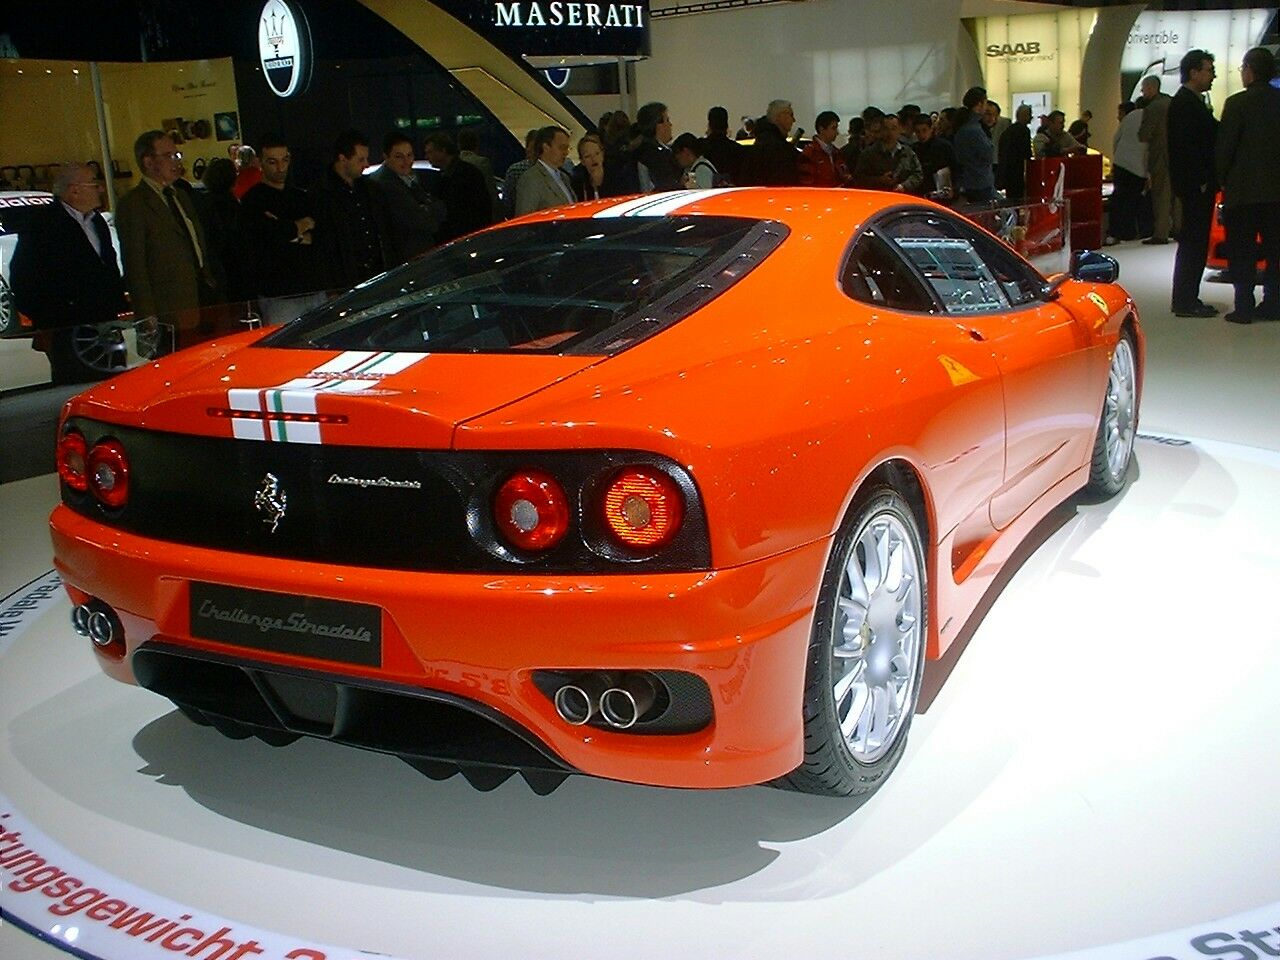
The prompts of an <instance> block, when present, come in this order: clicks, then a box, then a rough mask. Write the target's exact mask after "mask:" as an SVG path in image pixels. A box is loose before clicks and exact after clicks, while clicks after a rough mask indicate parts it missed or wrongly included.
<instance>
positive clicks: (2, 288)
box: [0, 277, 18, 333]
mask: <svg viewBox="0 0 1280 960" xmlns="http://www.w3.org/2000/svg"><path fill="white" fill-rule="evenodd" d="M17 326H18V311H17V308H16V307H14V305H13V290H12V289H11V288H10V286H9V284H8V283H7V282H6V281H5V279H4V277H0V333H8V332H9V330H10V328H11V327H12V328H13V329H15V330H16V329H17Z"/></svg>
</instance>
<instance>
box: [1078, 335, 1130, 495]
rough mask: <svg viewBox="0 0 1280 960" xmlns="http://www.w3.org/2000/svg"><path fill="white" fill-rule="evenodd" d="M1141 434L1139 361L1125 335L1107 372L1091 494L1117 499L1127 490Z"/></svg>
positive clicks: (1092, 473)
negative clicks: (1134, 444) (1125, 483)
mask: <svg viewBox="0 0 1280 960" xmlns="http://www.w3.org/2000/svg"><path fill="white" fill-rule="evenodd" d="M1137 433H1138V361H1137V357H1136V352H1135V351H1134V348H1133V338H1132V337H1131V336H1130V335H1129V334H1128V333H1122V334H1121V335H1120V339H1119V340H1118V341H1116V348H1115V351H1114V352H1113V353H1112V354H1111V367H1110V369H1109V370H1108V372H1107V394H1106V397H1104V398H1103V401H1102V416H1101V417H1100V418H1099V420H1098V433H1097V436H1095V437H1094V441H1093V458H1092V460H1091V462H1090V465H1089V486H1088V489H1089V490H1090V492H1092V493H1095V494H1098V495H1100V496H1103V497H1111V496H1115V494H1117V493H1119V492H1120V490H1121V488H1123V487H1124V481H1125V476H1126V475H1127V474H1128V473H1129V461H1130V460H1132V459H1133V441H1134V438H1135V437H1136V436H1137Z"/></svg>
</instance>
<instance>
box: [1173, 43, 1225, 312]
mask: <svg viewBox="0 0 1280 960" xmlns="http://www.w3.org/2000/svg"><path fill="white" fill-rule="evenodd" d="M1180 69H1181V71H1182V86H1181V87H1179V88H1178V92H1177V93H1176V94H1174V97H1173V100H1172V101H1171V102H1170V103H1169V119H1168V125H1169V180H1170V183H1171V185H1172V187H1173V192H1174V195H1175V196H1177V198H1178V199H1179V200H1180V201H1181V202H1182V227H1181V229H1180V230H1179V232H1178V253H1177V256H1176V257H1175V259H1174V264H1173V296H1172V301H1173V302H1172V307H1173V313H1174V315H1175V316H1179V317H1212V316H1216V315H1217V313H1218V310H1217V308H1216V307H1211V306H1209V305H1208V304H1207V303H1205V302H1204V301H1203V300H1201V299H1200V280H1201V278H1202V277H1203V276H1204V268H1205V264H1206V263H1207V262H1208V259H1209V227H1210V224H1211V222H1212V219H1213V202H1214V197H1215V195H1216V194H1217V191H1218V183H1217V176H1216V175H1215V172H1214V142H1215V140H1216V138H1217V134H1218V121H1217V120H1215V119H1214V117H1213V114H1212V113H1211V112H1210V111H1209V107H1208V106H1207V105H1206V104H1205V102H1204V95H1205V94H1206V93H1207V92H1208V91H1209V88H1210V87H1212V86H1213V79H1214V77H1215V76H1217V73H1216V71H1215V70H1214V67H1213V54H1211V53H1208V52H1206V51H1204V50H1192V51H1191V52H1189V53H1188V54H1187V55H1186V56H1184V57H1183V58H1182V63H1181V64H1180Z"/></svg>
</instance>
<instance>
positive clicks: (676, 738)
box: [51, 189, 1143, 796]
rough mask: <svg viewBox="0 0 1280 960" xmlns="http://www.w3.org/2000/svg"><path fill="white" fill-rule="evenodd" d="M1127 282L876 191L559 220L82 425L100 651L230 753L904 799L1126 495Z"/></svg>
mask: <svg viewBox="0 0 1280 960" xmlns="http://www.w3.org/2000/svg"><path fill="white" fill-rule="evenodd" d="M1116 276H1117V267H1116V264H1115V262H1114V261H1113V260H1110V259H1109V258H1106V257H1103V256H1101V255H1099V254H1093V253H1084V254H1077V255H1076V258H1075V260H1074V262H1073V266H1072V270H1071V274H1070V275H1067V274H1063V275H1059V276H1054V277H1051V278H1049V279H1046V278H1045V277H1043V276H1041V275H1040V274H1039V273H1037V272H1036V270H1035V269H1033V268H1032V267H1031V266H1030V265H1029V264H1027V263H1026V261H1024V260H1022V259H1021V258H1019V257H1018V256H1017V254H1016V253H1014V252H1013V251H1012V250H1011V249H1010V248H1009V247H1008V246H1006V245H1004V244H1003V243H1001V242H1000V241H999V240H997V239H995V238H994V237H993V236H992V235H991V234H988V233H986V232H984V231H983V230H981V229H980V228H978V227H976V226H974V225H973V224H972V223H971V222H969V221H967V220H965V219H964V218H962V217H960V216H957V215H956V214H954V213H952V212H950V211H948V210H945V209H943V208H941V207H938V206H935V205H933V204H930V203H928V202H925V201H913V200H908V199H905V198H903V197H902V196H901V195H894V194H883V193H876V192H870V191H834V190H821V189H793V190H770V189H724V190H708V191H702V192H678V193H673V194H660V195H655V196H648V197H640V198H635V199H629V200H625V201H617V200H614V201H601V202H597V203H591V204H581V205H577V206H573V207H568V208H562V209H559V210H552V211H545V212H542V213H539V214H535V215H532V216H529V217H525V218H524V219H522V220H518V221H514V222H512V223H509V224H506V225H503V226H500V227H497V228H494V229H490V230H487V231H484V232H481V233H478V234H475V235H472V236H470V237H467V238H464V239H462V240H460V241H457V242H455V243H452V244H450V245H448V246H446V247H443V248H441V249H438V250H435V251H433V252H432V253H430V254H429V255H427V256H425V257H423V258H422V259H420V260H417V261H415V262H413V263H410V264H408V265H406V266H404V267H402V268H400V269H398V270H396V271H394V272H391V273H388V274H385V275H383V276H380V277H376V278H374V279H372V280H370V281H368V282H366V283H364V284H361V285H360V286H359V287H357V288H356V289H354V290H352V291H350V292H349V293H347V294H345V295H344V296H342V297H340V298H339V299H336V300H334V301H332V302H330V303H328V304H326V305H324V306H322V307H320V308H318V309H316V310H313V311H312V312H310V313H308V314H305V315H303V316H302V317H301V318H299V319H298V320H296V321H295V322H293V323H290V324H288V325H286V326H283V327H278V328H274V329H269V330H258V331H251V332H248V333H243V334H239V335H236V336H232V337H229V338H227V339H225V340H219V341H215V342H211V343H207V344H205V345H202V346H198V347H194V348H192V349H189V350H186V351H183V352H181V353H178V354H175V355H172V356H169V357H165V358H164V359H162V360H160V361H158V362H155V363H152V364H150V365H148V366H146V367H143V368H140V369H136V370H134V371H131V372H129V373H126V374H124V375H122V376H120V377H118V378H116V379H114V380H112V381H110V382H108V383H105V384H102V385H99V386H96V387H94V388H92V389H91V390H89V391H88V392H86V393H84V394H81V395H80V396H78V397H76V398H75V399H73V400H71V401H70V402H69V403H68V404H67V407H66V410H65V412H64V415H63V418H62V422H61V425H60V435H59V439H58V471H59V474H60V478H61V495H62V503H61V505H59V506H58V507H57V508H56V509H55V510H54V512H53V515H52V518H51V527H52V534H53V545H54V552H55V555H56V562H57V567H58V570H59V571H60V572H61V574H62V575H63V577H64V579H65V582H66V585H67V589H68V591H69V592H70V594H71V597H72V599H73V603H74V610H73V622H74V625H75V627H76V629H77V630H78V631H79V632H80V633H82V634H84V635H86V636H87V637H89V638H91V641H92V645H93V648H94V650H95V652H96V654H97V656H98V658H99V660H100V662H101V665H102V667H103V669H104V670H105V671H106V672H107V673H109V674H110V675H112V676H113V677H116V678H118V679H120V680H124V681H130V682H134V683H137V684H140V685H141V686H143V687H146V688H147V689H149V690H152V691H155V692H157V693H159V694H161V695H163V696H165V697H167V698H169V699H171V700H172V701H173V702H174V703H175V704H177V706H178V707H179V709H181V711H182V712H183V713H184V714H186V715H187V716H188V717H190V718H191V719H192V720H193V721H195V722H196V723H200V724H210V725H212V726H214V727H216V728H217V729H218V730H220V731H222V732H223V733H225V734H227V735H229V736H232V737H247V736H258V737H260V738H262V739H263V740H265V741H267V742H269V743H272V744H284V743H288V742H290V741H292V740H295V739H296V738H298V737H299V736H312V737H321V738H326V739H330V740H334V741H337V742H339V743H344V744H349V745H352V746H357V747H363V748H366V749H370V750H376V751H381V752H385V753H390V754H393V755H396V756H399V757H401V758H403V759H404V760H406V761H408V762H409V763H410V764H412V765H413V766H415V767H417V768H418V769H419V770H421V771H422V772H424V773H426V774H427V775H428V776H431V777H435V778H443V777H447V776H450V775H453V774H455V773H458V772H462V773H463V774H464V775H465V776H466V777H467V779H468V780H469V781H470V782H471V783H473V784H474V785H475V786H477V787H479V788H482V789H487V788H492V787H494V786H496V785H497V784H499V783H501V782H503V781H504V780H505V779H507V778H508V777H509V776H511V775H512V773H513V772H519V773H520V774H521V775H522V776H523V777H524V778H525V779H526V780H527V781H528V783H529V785H530V786H531V787H532V788H533V789H534V790H536V791H538V792H547V791H550V790H551V789H554V788H555V787H556V786H557V785H558V784H559V783H560V782H561V781H562V780H563V779H564V778H565V777H566V776H568V775H570V774H574V773H584V774H590V775H594V776H598V777H608V778H612V779H616V780H624V781H632V782H636V783H646V784H661V785H670V786H682V787H727V786H735V785H745V784H755V783H763V782H774V783H777V784H781V785H785V786H789V787H792V788H794V789H799V790H804V791H808V792H812V793H819V794H828V795H838V796H855V795H861V794H866V793H869V792H870V791H873V790H875V789H876V788H877V787H878V786H879V785H880V784H881V783H882V782H883V781H884V778H885V777H886V776H887V775H888V773H889V772H890V771H891V770H892V769H893V767H894V765H895V764H896V763H897V761H898V759H899V758H900V757H901V755H902V752H903V748H904V744H905V742H906V737H907V732H908V728H909V726H910V724H911V719H912V715H913V713H914V710H915V706H916V702H917V698H918V695H919V692H920V686H921V678H922V676H923V673H924V671H925V669H926V663H927V662H928V661H931V660H935V659H937V658H938V657H940V656H941V655H942V654H943V652H944V651H945V650H946V649H947V647H948V645H949V644H950V643H952V641H953V640H954V639H955V638H956V636H957V635H958V634H959V633H960V632H961V628H962V626H963V625H964V624H965V621H966V619H967V618H968V617H969V616H970V614H971V612H972V611H973V609H974V607H975V605H976V604H977V603H978V601H979V599H980V597H981V596H982V594H983V593H984V591H985V590H986V589H987V588H988V587H989V586H990V585H991V583H992V581H993V580H994V578H995V577H996V575H997V574H998V573H999V572H1000V570H1001V567H1002V565H1003V564H1004V563H1005V562H1006V561H1007V559H1008V558H1009V556H1010V554H1011V553H1012V552H1013V551H1014V548H1015V547H1016V546H1017V545H1018V543H1019V541H1020V540H1022V539H1023V537H1024V536H1025V535H1026V534H1027V532H1028V531H1030V530H1031V529H1032V528H1033V527H1034V526H1035V525H1036V523H1037V522H1038V521H1039V520H1040V519H1041V518H1043V517H1044V516H1045V515H1046V514H1047V513H1048V512H1049V511H1050V510H1051V509H1052V508H1053V507H1054V506H1055V505H1057V504H1059V503H1060V502H1062V501H1063V500H1064V499H1066V498H1068V497H1070V496H1071V495H1072V494H1074V493H1076V492H1077V491H1079V490H1080V489H1081V488H1083V487H1090V488H1092V489H1093V490H1094V491H1095V492H1097V493H1100V494H1104V495H1106V494H1114V493H1116V492H1117V491H1119V490H1120V489H1121V487H1122V486H1123V484H1124V482H1125V477H1126V474H1127V471H1128V468H1129V462H1130V458H1131V455H1132V449H1133V440H1134V433H1135V429H1136V424H1137V416H1138V403H1139V396H1140V391H1141V371H1142V357H1143V336H1142V331H1141V328H1140V326H1139V322H1138V317H1137V313H1136V311H1135V309H1134V304H1133V301H1132V300H1130V298H1129V297H1128V296H1127V295H1126V293H1125V291H1124V290H1123V289H1121V288H1120V287H1119V286H1117V285H1116V284H1115V282H1114V281H1115V280H1116Z"/></svg>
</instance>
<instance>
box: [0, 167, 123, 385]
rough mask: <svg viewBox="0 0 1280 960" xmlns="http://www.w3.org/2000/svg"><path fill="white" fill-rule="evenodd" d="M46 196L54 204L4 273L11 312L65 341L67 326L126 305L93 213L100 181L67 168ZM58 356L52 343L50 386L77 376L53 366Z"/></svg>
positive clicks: (105, 234) (102, 319)
mask: <svg viewBox="0 0 1280 960" xmlns="http://www.w3.org/2000/svg"><path fill="white" fill-rule="evenodd" d="M53 192H54V196H55V197H56V199H55V200H54V202H53V203H51V204H49V205H48V206H46V207H45V208H44V209H42V210H40V211H39V213H38V215H37V216H36V217H35V218H34V222H33V223H32V226H31V228H30V229H29V230H26V231H24V232H23V233H21V234H20V235H19V237H18V246H17V248H16V249H15V250H14V252H13V260H12V262H11V263H10V264H9V273H10V284H11V285H12V287H13V295H14V301H15V303H14V305H15V306H16V307H17V309H18V312H19V313H22V314H25V315H26V316H27V317H28V318H30V320H31V321H32V323H33V324H35V327H36V329H37V330H53V333H52V337H53V338H54V339H55V340H58V339H65V338H69V337H70V335H71V329H70V325H71V324H82V323H95V324H96V323H107V322H110V321H112V320H115V319H116V315H117V314H119V313H123V312H125V311H127V310H128V309H129V306H128V304H127V303H126V302H125V297H124V281H123V280H122V279H121V276H120V264H119V261H118V260H117V259H116V251H115V248H114V247H113V246H112V245H111V232H110V230H109V229H108V228H107V223H106V221H105V220H104V219H103V217H102V214H101V213H99V212H98V207H99V206H101V204H102V183H101V182H100V181H99V180H98V179H97V176H96V174H95V173H94V171H93V170H92V169H91V168H90V167H88V166H86V165H85V164H81V163H69V164H64V165H63V167H62V170H61V172H60V173H59V175H58V179H57V181H56V182H55V183H54V185H53ZM54 328H57V329H54ZM65 353H66V351H65V350H61V349H58V348H57V345H56V344H55V349H53V350H51V351H50V353H49V356H50V362H51V363H53V365H54V370H53V378H54V381H55V382H64V381H73V380H78V379H81V376H80V375H79V371H76V370H73V369H71V368H69V367H68V369H65V370H64V369H62V368H61V366H60V361H59V358H61V357H63V356H64V355H65Z"/></svg>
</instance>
